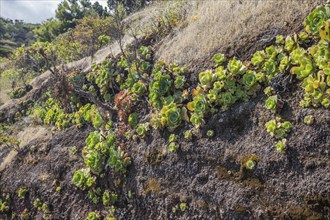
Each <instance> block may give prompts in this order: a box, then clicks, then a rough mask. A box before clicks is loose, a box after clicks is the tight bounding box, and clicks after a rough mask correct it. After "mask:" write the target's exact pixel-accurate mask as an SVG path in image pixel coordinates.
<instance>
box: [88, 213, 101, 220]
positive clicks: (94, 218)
mask: <svg viewBox="0 0 330 220" xmlns="http://www.w3.org/2000/svg"><path fill="white" fill-rule="evenodd" d="M100 219H101V215H100V214H99V213H96V212H89V213H88V215H87V217H86V219H85V220H100Z"/></svg>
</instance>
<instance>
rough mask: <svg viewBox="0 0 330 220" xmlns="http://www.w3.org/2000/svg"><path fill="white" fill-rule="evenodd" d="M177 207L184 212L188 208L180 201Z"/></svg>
mask: <svg viewBox="0 0 330 220" xmlns="http://www.w3.org/2000/svg"><path fill="white" fill-rule="evenodd" d="M179 207H180V210H181V212H185V211H186V210H187V209H188V205H187V203H180V205H179Z"/></svg>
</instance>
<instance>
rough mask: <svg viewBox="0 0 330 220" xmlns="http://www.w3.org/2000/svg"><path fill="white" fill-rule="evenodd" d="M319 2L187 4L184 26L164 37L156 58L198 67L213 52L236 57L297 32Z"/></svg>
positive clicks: (216, 0)
mask: <svg viewBox="0 0 330 220" xmlns="http://www.w3.org/2000/svg"><path fill="white" fill-rule="evenodd" d="M320 2H325V1H324V0H315V1H314V0H313V1H310V0H290V1H282V0H281V1H268V0H267V1H266V0H204V1H189V3H187V4H186V7H187V11H189V16H188V19H187V22H186V23H187V24H188V25H187V26H186V27H184V28H183V29H181V30H178V31H177V32H176V33H174V36H169V37H167V39H165V40H164V41H163V43H162V44H161V45H160V49H159V51H158V52H157V54H156V56H157V58H159V59H163V60H165V61H167V62H176V63H179V64H181V65H187V66H190V67H192V66H197V65H201V62H203V61H204V60H206V59H209V58H210V57H211V56H212V55H213V54H214V53H216V52H222V53H226V54H227V55H230V56H232V55H242V54H237V50H239V49H242V48H244V47H245V48H246V49H249V47H250V48H251V47H254V45H255V44H257V46H259V45H261V46H263V45H264V44H265V43H267V42H269V41H271V40H272V39H273V38H274V36H276V35H277V34H289V33H292V32H293V31H298V30H299V29H301V25H299V24H302V22H303V19H304V18H305V17H306V15H307V14H308V13H309V12H310V11H311V10H312V9H313V8H314V7H315V6H316V5H318V4H320ZM246 49H245V51H246ZM242 56H243V57H245V58H246V57H248V55H245V54H243V55H242Z"/></svg>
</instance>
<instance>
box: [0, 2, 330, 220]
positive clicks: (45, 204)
mask: <svg viewBox="0 0 330 220" xmlns="http://www.w3.org/2000/svg"><path fill="white" fill-rule="evenodd" d="M302 2H303V3H302ZM325 4H326V1H322V0H317V1H300V0H292V1H253V0H251V1H179V0H178V1H159V2H155V3H153V4H150V5H148V6H147V7H146V8H144V9H141V10H140V11H138V12H135V13H133V14H131V15H129V16H128V17H126V18H125V19H123V20H122V21H117V20H114V21H115V22H117V27H118V26H120V27H122V29H123V33H122V35H121V34H118V36H119V37H118V36H116V37H115V36H114V37H113V39H112V38H111V41H110V43H109V44H108V45H107V46H105V47H103V48H102V49H100V50H98V51H97V52H95V53H94V52H93V51H92V54H91V56H87V57H83V58H82V59H80V58H81V57H80V56H76V57H74V58H72V59H62V57H60V55H58V54H59V53H60V52H61V53H62V52H63V51H60V50H57V49H58V47H54V48H55V49H54V48H52V45H51V44H45V45H43V44H40V45H37V46H36V47H35V48H33V47H32V49H31V51H32V53H31V51H29V52H30V53H31V54H32V55H31V56H34V57H35V58H37V59H40V63H42V64H43V65H44V66H43V67H44V69H45V70H46V71H45V72H43V73H41V74H31V76H30V75H29V72H27V75H28V77H27V78H28V80H26V82H27V83H25V82H24V84H22V85H20V86H21V87H18V89H17V90H14V91H18V92H17V93H18V94H19V96H18V95H17V97H16V96H15V94H16V93H14V91H12V93H11V94H14V95H12V98H11V99H10V98H9V97H8V92H9V91H10V88H9V87H10V85H8V83H9V81H8V83H6V82H5V81H2V83H1V84H0V98H1V99H2V100H3V101H4V103H0V219H95V220H96V219H108V220H109V219H111V220H114V219H329V218H330V210H329V207H330V185H329V183H330V172H329V171H330V162H329V156H330V155H329V147H330V144H329V143H330V136H329V132H330V111H329V107H330V74H329V73H330V69H329V66H330V65H329V64H330V49H329V48H330V47H329V44H330V34H329V33H330V21H329V19H330V5H325ZM107 22H110V24H113V23H111V22H113V21H112V20H111V21H107ZM107 24H108V23H107ZM78 28H79V25H78ZM122 29H120V28H117V29H115V30H116V31H119V30H120V31H121V30H122ZM77 30H78V31H77V32H74V30H73V32H72V33H77V34H80V32H82V31H81V30H80V29H77ZM82 30H84V29H82ZM86 33H87V31H86ZM111 33H113V32H111ZM78 36H81V35H78ZM60 37H62V36H60ZM65 37H66V36H65V35H64V36H63V38H60V39H66V38H65ZM92 42H93V41H92ZM42 46H44V47H42ZM99 47H100V46H99ZM99 47H97V48H99ZM60 49H61V50H64V51H65V46H64V47H61V48H60ZM67 49H68V51H69V50H72V48H67ZM71 52H72V51H70V53H71ZM73 52H74V51H73ZM33 53H35V54H33ZM36 54H38V56H37V55H36ZM68 54H69V53H68ZM64 60H65V62H64ZM38 62H39V60H38ZM6 65H7V64H6ZM6 65H4V66H0V68H1V69H6V68H9V67H7V66H6ZM29 71H32V70H31V69H29ZM0 76H1V75H0ZM25 84H26V85H25ZM20 89H23V90H24V91H23V90H20Z"/></svg>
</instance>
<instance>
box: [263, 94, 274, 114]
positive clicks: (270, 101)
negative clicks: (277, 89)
mask: <svg viewBox="0 0 330 220" xmlns="http://www.w3.org/2000/svg"><path fill="white" fill-rule="evenodd" d="M265 107H266V109H268V110H270V111H271V112H272V113H276V111H277V95H273V96H269V97H268V98H267V100H266V103H265Z"/></svg>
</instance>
